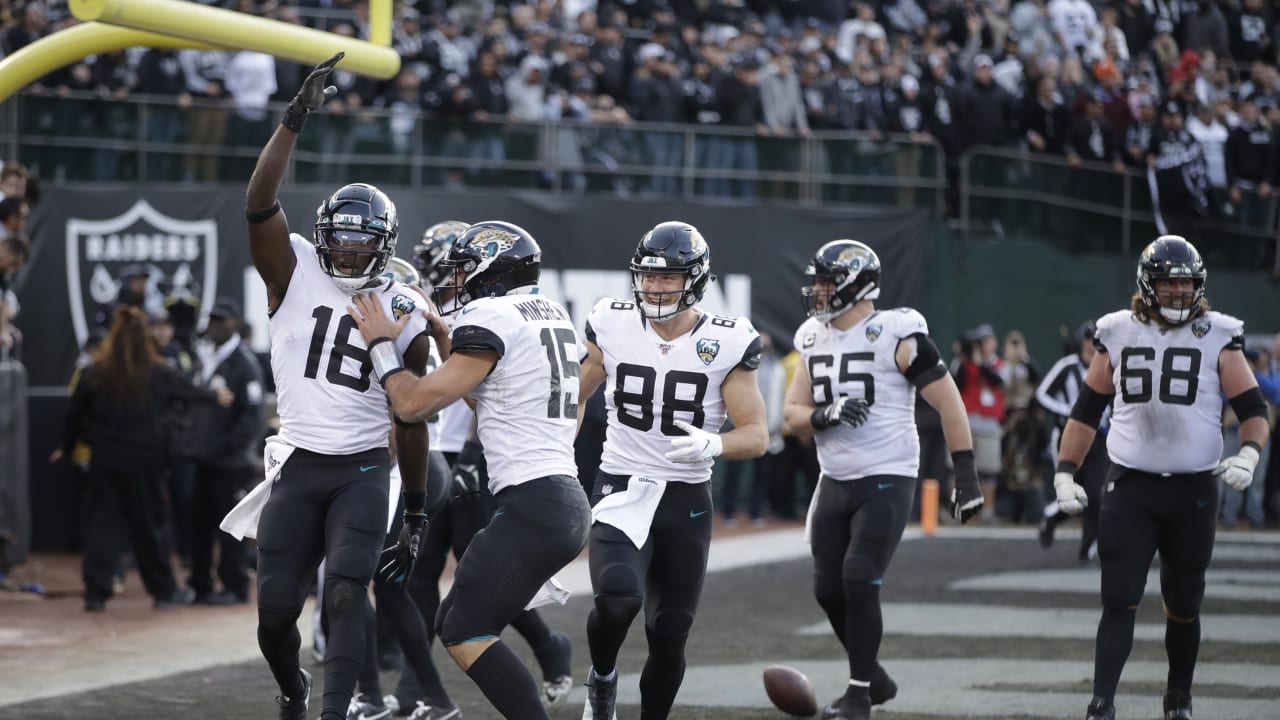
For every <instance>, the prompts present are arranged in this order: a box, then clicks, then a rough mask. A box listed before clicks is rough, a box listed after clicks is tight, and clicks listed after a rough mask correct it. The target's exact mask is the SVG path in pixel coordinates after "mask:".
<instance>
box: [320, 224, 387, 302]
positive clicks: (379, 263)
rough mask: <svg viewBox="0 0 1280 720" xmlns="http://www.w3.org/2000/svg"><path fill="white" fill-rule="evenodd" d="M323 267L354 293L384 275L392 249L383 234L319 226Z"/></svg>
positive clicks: (336, 282) (335, 282)
mask: <svg viewBox="0 0 1280 720" xmlns="http://www.w3.org/2000/svg"><path fill="white" fill-rule="evenodd" d="M316 237H317V238H318V239H319V242H318V243H317V244H316V255H317V257H319V259H320V267H321V268H322V269H323V270H324V272H325V273H326V274H327V275H329V277H331V278H332V279H333V282H334V284H336V285H337V286H338V287H339V288H341V289H342V290H343V291H345V292H348V293H354V292H356V291H358V290H361V289H363V288H365V287H367V286H368V285H369V282H370V281H371V280H373V279H375V278H376V277H377V276H379V275H381V273H382V270H383V269H384V268H385V267H386V265H387V260H388V259H390V256H391V252H390V250H389V249H388V248H387V247H386V244H385V243H384V242H383V240H384V237H385V236H384V235H383V234H381V233H377V232H369V231H366V230H359V229H348V228H341V227H317V228H316Z"/></svg>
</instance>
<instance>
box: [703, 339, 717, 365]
mask: <svg viewBox="0 0 1280 720" xmlns="http://www.w3.org/2000/svg"><path fill="white" fill-rule="evenodd" d="M719 354H720V341H719V340H712V339H711V338H702V339H701V340H699V341H698V357H700V358H702V362H703V363H704V364H706V365H710V364H711V362H712V361H713V360H715V359H716V355H719Z"/></svg>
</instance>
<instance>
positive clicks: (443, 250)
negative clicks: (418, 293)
mask: <svg viewBox="0 0 1280 720" xmlns="http://www.w3.org/2000/svg"><path fill="white" fill-rule="evenodd" d="M468 227H470V226H469V225H467V224H466V223H464V222H462V221H461V220H445V221H444V222H438V223H436V224H435V225H432V226H431V227H429V228H427V229H426V230H424V231H422V240H421V241H420V242H419V243H418V244H417V245H415V246H413V266H414V267H415V268H417V269H418V272H419V273H421V274H422V277H423V279H425V280H426V281H427V284H428V285H430V286H432V287H435V286H436V285H439V284H440V282H441V281H442V280H444V273H442V272H441V271H440V261H441V260H444V259H445V258H446V257H448V256H449V248H450V247H451V246H452V245H453V241H454V240H456V239H458V236H459V235H461V234H462V233H463V232H465V231H466V229H467V228H468Z"/></svg>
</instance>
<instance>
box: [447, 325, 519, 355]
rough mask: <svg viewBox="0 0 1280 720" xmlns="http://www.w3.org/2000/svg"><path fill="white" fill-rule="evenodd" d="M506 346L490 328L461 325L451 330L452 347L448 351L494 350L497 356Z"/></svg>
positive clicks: (502, 352) (503, 351) (501, 353)
mask: <svg viewBox="0 0 1280 720" xmlns="http://www.w3.org/2000/svg"><path fill="white" fill-rule="evenodd" d="M506 351H507V346H506V344H504V343H503V342H502V338H500V337H498V336H497V334H495V333H494V332H493V331H492V330H490V329H488V328H483V327H480V326H479V325H463V326H462V327H459V328H455V329H454V331H453V347H452V348H451V349H450V352H496V353H498V357H502V355H503V354H504V353H505V352H506Z"/></svg>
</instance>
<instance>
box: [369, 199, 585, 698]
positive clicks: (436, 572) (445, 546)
mask: <svg viewBox="0 0 1280 720" xmlns="http://www.w3.org/2000/svg"><path fill="white" fill-rule="evenodd" d="M468 227H470V226H469V225H467V223H464V222H460V221H457V220H446V221H444V222H439V223H436V224H434V225H432V226H431V227H429V228H427V229H426V231H424V232H423V234H422V241H421V242H419V243H418V245H417V246H416V247H414V249H413V262H414V267H415V269H416V270H417V272H418V273H419V274H420V276H421V277H422V278H424V279H426V281H427V287H426V289H427V290H429V291H431V292H432V293H433V294H434V296H435V298H436V300H437V302H438V303H439V305H440V306H441V307H442V308H443V309H444V311H445V312H448V311H449V310H450V309H451V308H452V304H453V296H454V291H453V289H451V288H450V287H448V286H447V285H446V284H445V280H447V279H448V278H446V277H445V268H446V267H447V266H446V264H445V262H444V261H445V260H446V259H447V258H448V256H449V248H450V247H452V245H453V242H454V240H455V239H457V237H458V236H459V235H461V234H462V233H463V232H464V231H465V230H466V229H467V228H468ZM432 418H433V421H431V422H429V423H428V427H429V428H431V430H432V435H431V447H432V449H433V450H434V449H436V448H439V449H440V450H441V451H442V452H443V453H444V454H445V456H446V457H447V458H448V459H449V460H450V462H451V465H452V466H453V471H452V478H453V479H452V482H451V483H450V485H451V487H450V488H449V491H448V492H449V494H450V495H452V496H453V498H454V499H453V500H451V501H450V502H449V503H446V504H444V505H442V506H441V507H440V508H439V509H438V510H436V511H435V512H432V513H431V523H430V525H429V526H428V527H427V533H426V535H425V536H424V537H423V546H422V549H421V552H420V553H419V558H418V566H419V567H418V569H417V570H416V571H415V572H414V575H413V578H412V579H411V581H410V582H411V585H410V593H411V594H412V595H413V598H414V601H415V602H416V603H417V605H418V609H419V610H420V612H421V614H422V616H423V617H424V618H427V619H428V620H429V621H434V619H435V616H436V611H437V610H438V609H439V605H440V586H439V580H440V575H441V574H442V573H443V572H444V569H445V565H446V563H447V561H448V557H449V551H450V549H452V550H453V555H454V557H455V558H461V557H462V554H463V552H465V551H466V548H467V545H469V544H470V542H471V538H473V537H474V536H475V534H476V533H477V532H479V531H480V530H481V529H483V528H484V526H485V525H487V524H488V522H489V520H490V518H491V516H492V515H493V510H494V504H493V497H492V496H491V495H490V494H489V492H488V487H487V485H488V477H487V474H486V472H485V464H484V452H483V448H482V446H481V445H480V441H479V438H478V437H477V435H476V427H475V413H474V412H473V411H472V410H471V408H470V407H468V406H467V404H466V402H465V401H463V400H458V401H457V402H455V403H453V404H452V405H450V406H449V407H447V408H445V409H444V410H442V411H440V412H439V413H438V414H437V415H434V416H432ZM455 508H457V509H458V512H456V513H455V512H454V510H455ZM511 627H513V628H514V629H515V630H516V632H518V633H519V634H520V636H521V637H523V638H524V639H525V641H526V642H528V643H529V646H530V647H531V648H533V652H534V657H535V658H536V659H537V661H538V664H539V666H540V667H541V669H542V676H543V681H542V701H543V704H544V705H546V706H547V707H551V706H554V705H557V704H559V703H560V702H561V701H563V700H564V698H565V697H566V696H567V695H568V694H569V690H570V689H571V688H572V685H573V678H572V674H571V669H570V663H571V661H572V652H573V645H572V642H571V641H570V639H569V636H568V635H565V634H564V633H560V632H552V631H551V629H550V628H549V627H548V626H547V624H546V622H544V621H543V620H542V616H541V614H540V613H539V612H538V611H537V610H532V609H531V610H525V611H524V612H522V613H520V614H519V615H518V616H516V619H514V620H512V621H511ZM427 631H428V636H429V640H428V642H431V641H433V640H434V639H435V635H434V628H433V627H432V626H428V628H427ZM417 680H418V675H417V674H416V673H413V672H408V671H406V672H403V673H401V675H400V682H399V684H398V685H397V686H396V690H395V693H394V694H392V695H388V696H387V697H385V698H384V701H385V703H386V705H387V706H388V707H390V708H392V710H393V711H396V712H399V713H401V714H404V713H408V714H409V718H410V720H443V719H445V718H449V717H453V715H451V714H450V713H452V712H456V710H454V709H453V708H454V704H453V702H452V701H451V700H450V698H449V695H448V692H447V691H446V690H445V688H444V687H443V686H442V685H441V684H440V682H439V678H438V677H437V678H435V679H434V680H433V682H432V683H431V684H429V685H420V684H419V683H418V682H417ZM418 698H421V699H420V700H418ZM415 700H416V702H417V707H416V708H415V707H414V704H415Z"/></svg>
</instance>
